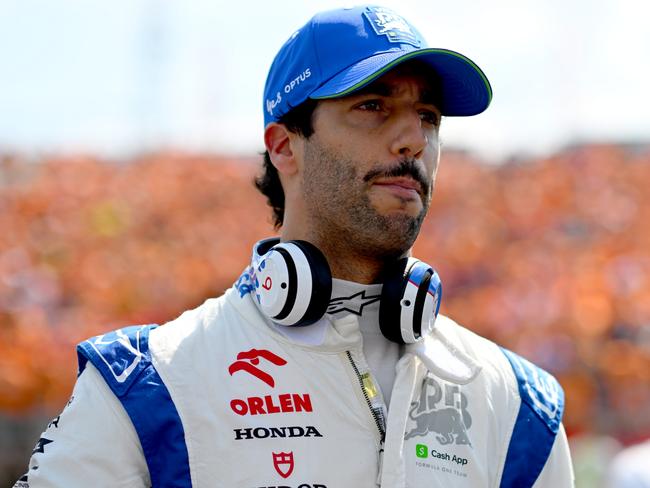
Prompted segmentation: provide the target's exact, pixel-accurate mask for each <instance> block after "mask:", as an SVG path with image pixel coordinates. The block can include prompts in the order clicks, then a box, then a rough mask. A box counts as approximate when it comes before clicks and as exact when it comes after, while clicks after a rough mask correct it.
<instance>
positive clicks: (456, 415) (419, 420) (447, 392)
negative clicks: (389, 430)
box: [404, 376, 472, 446]
mask: <svg viewBox="0 0 650 488" xmlns="http://www.w3.org/2000/svg"><path fill="white" fill-rule="evenodd" d="M467 407H468V401H467V396H466V395H465V394H464V393H463V392H461V390H460V386H458V385H451V384H448V383H444V384H441V383H439V382H438V381H436V380H435V379H434V378H431V377H429V376H427V377H426V378H425V379H424V383H423V385H422V390H421V392H420V398H419V399H418V400H417V401H415V402H413V403H411V410H410V411H409V419H410V422H409V424H410V425H412V427H411V428H410V429H409V430H407V432H406V434H405V435H404V439H405V440H406V439H411V438H412V437H425V436H427V435H428V434H434V437H435V439H436V440H437V441H438V442H439V443H440V444H441V445H443V446H446V445H449V444H456V445H469V446H471V445H472V443H471V442H470V439H469V435H468V432H467V431H468V430H469V428H470V427H471V426H472V416H471V415H470V413H469V411H468V410H467Z"/></svg>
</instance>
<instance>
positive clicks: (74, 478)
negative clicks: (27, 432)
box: [14, 364, 151, 488]
mask: <svg viewBox="0 0 650 488" xmlns="http://www.w3.org/2000/svg"><path fill="white" fill-rule="evenodd" d="M89 486H93V487H98V488H103V487H105V488H109V487H110V488H121V487H125V488H126V487H129V488H141V487H142V488H144V487H149V486H151V482H150V480H149V472H148V469H147V464H146V461H145V458H144V455H143V452H142V447H141V446H140V441H139V440H138V436H137V434H136V432H135V429H134V427H133V424H132V423H131V421H130V419H129V417H128V415H127V413H126V412H125V410H124V408H123V407H122V405H121V403H120V402H119V400H118V399H117V398H116V397H115V396H114V395H113V393H112V392H111V391H110V389H109V388H108V386H107V385H106V383H105V382H104V380H103V379H102V377H101V376H100V374H99V372H98V371H97V369H95V368H94V367H93V366H92V365H90V364H89V365H88V366H87V367H86V368H85V369H84V371H83V372H82V374H81V375H80V376H79V378H78V379H77V383H76V385H75V388H74V391H73V395H72V398H71V399H70V401H69V402H68V404H67V405H66V407H65V408H64V410H63V412H62V413H61V415H59V416H58V417H57V418H55V419H54V420H52V422H50V423H49V425H48V427H47V429H46V430H45V432H43V433H42V434H41V438H40V439H39V440H38V442H37V444H36V447H35V448H34V450H33V452H32V457H31V459H30V461H29V469H28V471H27V473H25V475H23V476H22V477H21V478H20V480H18V481H17V482H16V484H15V485H14V488H63V487H65V488H82V487H83V488H87V487H89Z"/></svg>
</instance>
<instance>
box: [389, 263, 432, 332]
mask: <svg viewBox="0 0 650 488" xmlns="http://www.w3.org/2000/svg"><path fill="white" fill-rule="evenodd" d="M441 298H442V283H441V282H440V278H439V277H438V273H436V272H435V271H434V270H433V268H431V266H429V265H428V264H426V263H423V262H422V261H420V260H418V259H415V258H404V259H400V260H398V261H397V262H396V263H395V264H394V265H391V266H389V267H387V268H386V273H385V276H384V286H383V288H382V296H381V304H380V306H379V328H380V330H381V332H382V334H383V335H384V336H385V337H386V338H387V339H388V340H391V341H393V342H397V343H398V344H412V343H414V342H417V341H418V340H419V339H420V338H421V337H422V336H423V335H427V334H428V333H430V332H431V330H433V326H434V323H435V320H436V317H437V316H438V311H439V309H440V300H441Z"/></svg>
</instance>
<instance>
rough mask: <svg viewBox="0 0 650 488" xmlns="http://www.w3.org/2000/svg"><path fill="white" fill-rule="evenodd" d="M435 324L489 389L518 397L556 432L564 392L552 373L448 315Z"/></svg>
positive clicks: (562, 408) (561, 410)
mask: <svg viewBox="0 0 650 488" xmlns="http://www.w3.org/2000/svg"><path fill="white" fill-rule="evenodd" d="M440 319H442V320H440ZM436 327H440V332H441V333H442V334H443V335H445V336H446V337H448V338H449V339H450V340H451V341H452V343H453V344H454V345H455V346H456V347H458V348H459V349H460V350H461V351H462V352H463V353H464V354H466V355H467V356H469V357H470V358H471V359H472V360H474V361H475V362H476V363H477V364H478V365H479V366H480V367H481V376H482V377H483V380H484V381H487V382H488V383H490V384H489V387H490V388H493V389H495V390H497V391H501V392H502V393H504V394H508V395H514V396H516V397H519V399H520V400H521V402H522V404H525V405H526V409H527V410H528V411H530V414H531V415H533V416H535V417H537V418H538V419H539V420H540V421H541V423H542V424H544V425H546V426H547V427H548V428H549V429H550V430H551V431H553V432H557V430H558V428H559V425H560V422H561V419H562V413H563V410H564V392H563V390H562V387H561V386H560V384H559V382H558V381H557V380H556V379H555V377H554V376H553V375H552V374H550V373H549V372H547V371H545V370H544V369H542V368H540V367H539V366H537V365H535V364H534V363H532V362H530V361H528V360H527V359H525V358H524V357H522V356H520V355H518V354H516V353H514V352H513V351H510V350H508V349H506V348H504V347H502V346H500V345H498V344H496V343H495V342H493V341H491V340H489V339H487V338H485V337H482V336H480V335H478V334H476V333H474V332H472V331H470V330H468V329H467V328H465V327H463V326H461V325H459V324H458V323H456V322H454V321H453V320H451V319H450V318H448V317H445V316H440V317H439V320H438V321H436Z"/></svg>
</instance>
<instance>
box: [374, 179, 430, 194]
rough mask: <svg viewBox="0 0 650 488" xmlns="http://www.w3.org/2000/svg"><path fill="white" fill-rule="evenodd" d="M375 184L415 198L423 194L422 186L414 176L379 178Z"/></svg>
mask: <svg viewBox="0 0 650 488" xmlns="http://www.w3.org/2000/svg"><path fill="white" fill-rule="evenodd" d="M373 185H376V186H380V187H382V188H385V189H387V190H390V191H392V192H394V193H396V194H398V195H400V196H404V197H410V198H413V197H415V196H419V195H421V194H422V186H421V185H420V183H418V182H417V181H415V180H414V179H413V178H407V177H393V178H378V179H377V180H375V181H374V182H373Z"/></svg>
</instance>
